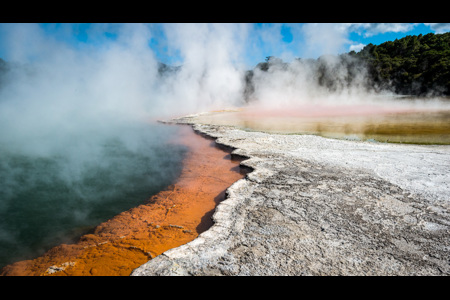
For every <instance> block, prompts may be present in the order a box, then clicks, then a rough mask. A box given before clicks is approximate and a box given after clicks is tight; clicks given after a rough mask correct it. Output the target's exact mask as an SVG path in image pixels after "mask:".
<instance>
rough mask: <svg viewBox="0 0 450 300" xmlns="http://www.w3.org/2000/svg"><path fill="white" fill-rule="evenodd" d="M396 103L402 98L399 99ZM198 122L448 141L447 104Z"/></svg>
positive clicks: (274, 112)
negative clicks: (444, 105)
mask: <svg viewBox="0 0 450 300" xmlns="http://www.w3.org/2000/svg"><path fill="white" fill-rule="evenodd" d="M401 102H402V103H405V102H407V100H405V99H402V100H401ZM396 104H398V102H397V103H396ZM198 121H199V122H202V123H210V124H219V125H232V126H237V127H238V128H241V129H244V130H248V131H264V132H270V133H282V134H315V135H320V136H324V137H330V138H338V139H347V140H370V141H378V142H390V143H412V144H446V145H448V144H450V109H449V107H448V106H446V108H442V107H437V106H434V107H426V106H420V107H419V106H413V107H411V106H408V105H402V106H391V107H386V106H369V105H364V106H363V105H359V106H358V105H352V106H339V107H338V106H334V107H332V106H302V107H296V108H295V109H283V110H281V109H259V108H245V109H242V110H238V111H229V112H215V113H213V114H211V115H204V116H201V117H199V118H198Z"/></svg>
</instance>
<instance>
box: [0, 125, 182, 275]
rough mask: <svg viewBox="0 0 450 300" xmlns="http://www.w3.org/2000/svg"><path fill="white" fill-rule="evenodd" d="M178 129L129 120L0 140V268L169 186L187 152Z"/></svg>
mask: <svg viewBox="0 0 450 300" xmlns="http://www.w3.org/2000/svg"><path fill="white" fill-rule="evenodd" d="M178 130H179V128H175V127H173V126H168V125H164V124H157V123H156V122H155V123H154V124H147V123H136V124H128V125H127V126H125V125H123V126H120V128H114V129H113V130H111V132H108V133H105V132H98V133H94V132H93V131H94V129H92V130H91V131H90V132H86V133H85V134H83V135H70V136H67V139H66V140H64V141H58V140H56V141H55V137H50V138H49V140H46V139H45V138H42V139H41V140H40V141H39V142H37V141H36V142H35V143H32V142H31V141H30V143H24V145H28V147H26V146H23V147H14V145H13V144H6V143H5V144H0V155H1V158H2V159H1V160H0V183H1V189H0V268H1V267H4V266H5V265H7V264H10V263H13V262H15V261H19V260H25V259H32V258H35V257H37V256H38V255H41V254H43V253H44V252H45V251H47V250H48V249H50V248H51V247H54V246H56V245H59V244H62V243H69V242H72V240H73V239H76V238H78V237H79V236H81V235H82V234H85V233H87V232H88V231H90V230H92V229H93V228H94V227H95V226H96V225H98V224H100V223H101V222H104V221H106V220H108V219H109V218H111V217H113V216H115V215H117V214H119V213H121V212H123V211H126V210H128V209H130V208H132V207H135V206H137V205H139V204H141V203H143V202H144V201H146V200H148V199H149V198H150V197H151V196H152V195H154V194H156V193H158V192H159V191H160V190H162V189H165V188H166V187H167V186H168V185H170V184H172V183H173V181H174V180H175V179H176V178H177V177H178V176H179V175H180V172H181V169H182V161H183V159H184V157H185V155H186V153H187V147H186V146H185V145H182V144H180V143H174V142H173V140H176V139H177V138H179V135H178ZM49 144H52V147H49ZM38 146H40V147H42V148H41V151H38V149H37V148H38ZM44 146H46V150H45V151H43V150H42V149H44Z"/></svg>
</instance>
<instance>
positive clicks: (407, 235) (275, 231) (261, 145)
mask: <svg viewBox="0 0 450 300" xmlns="http://www.w3.org/2000/svg"><path fill="white" fill-rule="evenodd" d="M173 122H178V123H188V124H193V127H194V129H196V130H197V131H200V132H203V133H205V134H207V135H209V136H212V137H215V138H217V140H216V142H217V143H219V144H223V145H226V146H230V147H233V148H235V149H236V150H234V151H233V154H237V155H241V156H245V157H248V158H249V159H247V160H244V161H243V162H241V164H242V165H245V166H248V167H251V168H253V169H254V171H253V172H251V173H249V174H248V175H247V177H246V178H245V179H240V180H238V181H237V182H236V183H234V184H233V185H232V186H231V187H230V188H229V189H228V190H227V193H228V197H227V200H225V201H223V202H221V203H220V204H219V205H218V207H217V209H216V212H215V214H214V215H213V220H214V223H215V224H214V225H213V227H211V229H209V230H207V231H206V232H204V233H202V234H201V235H200V236H199V237H198V238H196V239H195V240H193V241H192V242H190V243H188V244H185V245H183V246H180V247H177V248H174V249H171V250H169V251H167V252H165V253H163V254H161V255H159V256H157V257H156V258H154V259H152V260H150V261H149V262H147V263H146V264H144V265H142V266H140V267H139V268H137V269H135V270H134V271H133V273H132V274H131V275H134V276H138V275H256V276H260V275H449V274H450V263H449V260H450V258H449V257H450V255H449V253H450V213H449V203H450V146H417V145H397V144H384V143H371V142H355V141H342V140H333V139H326V138H322V137H318V136H312V135H276V134H267V133H262V132H246V131H242V130H238V129H235V128H233V127H227V126H217V125H214V126H213V125H207V124H196V122H195V115H193V116H189V117H184V118H180V119H177V120H173Z"/></svg>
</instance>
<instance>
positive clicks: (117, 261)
mask: <svg viewBox="0 0 450 300" xmlns="http://www.w3.org/2000/svg"><path fill="white" fill-rule="evenodd" d="M168 126H169V125H168ZM177 126H179V125H177ZM180 131H181V134H180V137H181V138H180V139H179V140H177V141H174V142H177V143H182V144H184V145H186V146H187V147H189V154H188V155H187V157H186V159H185V160H184V165H183V170H182V174H181V176H180V178H179V179H178V180H177V182H176V183H175V184H173V185H172V186H170V187H169V188H168V189H167V190H164V191H162V192H160V193H158V194H157V195H155V196H153V197H151V198H150V199H149V201H148V202H147V203H145V204H142V205H140V206H138V207H135V208H133V209H130V210H128V211H126V212H123V213H121V214H119V215H117V216H115V217H114V218H112V219H110V220H109V221H107V222H104V223H102V224H100V225H99V226H97V227H96V228H95V229H94V230H93V232H92V233H90V234H86V235H84V236H82V237H81V238H80V240H79V241H78V242H77V243H74V244H63V245H60V246H57V247H54V248H52V249H51V250H49V251H48V252H47V253H45V254H44V255H43V256H41V257H38V258H36V259H33V260H25V261H20V262H16V263H14V264H11V265H8V266H6V267H4V268H3V269H2V270H1V273H0V274H1V275H7V276H13V275H19V276H91V275H94V276H118V275H120V276H127V275H129V274H130V273H131V272H132V271H133V269H135V268H136V267H138V266H140V265H142V264H144V263H145V262H147V261H148V260H150V259H151V258H153V257H155V256H157V255H159V254H161V253H163V252H164V251H166V250H169V249H171V248H174V247H178V246H180V245H183V244H185V243H188V242H190V241H192V240H193V239H195V238H196V237H197V236H198V235H199V234H200V233H201V232H203V231H205V230H206V229H208V228H209V227H210V226H211V225H212V221H211V216H212V214H213V211H214V208H215V207H216V205H217V204H218V203H219V202H220V201H222V200H223V199H224V197H225V190H226V189H227V188H228V187H229V186H230V185H232V184H233V183H234V182H236V181H237V180H239V179H241V178H243V177H244V176H245V173H246V172H247V171H246V170H244V169H242V168H241V167H240V166H239V163H240V160H238V159H232V158H231V156H230V154H229V152H227V151H225V150H224V149H221V148H219V147H217V145H216V144H215V143H214V141H213V140H211V139H207V138H205V137H202V136H200V135H199V134H196V133H195V132H194V131H193V130H192V128H191V127H190V126H185V125H183V126H180Z"/></svg>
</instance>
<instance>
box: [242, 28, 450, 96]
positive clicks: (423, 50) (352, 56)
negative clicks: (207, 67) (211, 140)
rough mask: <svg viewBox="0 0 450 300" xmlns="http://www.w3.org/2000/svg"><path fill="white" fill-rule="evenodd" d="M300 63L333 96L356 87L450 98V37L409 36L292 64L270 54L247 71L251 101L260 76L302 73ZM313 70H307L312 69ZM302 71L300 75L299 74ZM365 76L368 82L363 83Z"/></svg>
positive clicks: (449, 35)
mask: <svg viewBox="0 0 450 300" xmlns="http://www.w3.org/2000/svg"><path fill="white" fill-rule="evenodd" d="M296 65H297V66H299V65H300V66H302V68H303V70H305V69H306V70H308V71H309V72H311V73H310V74H308V76H309V77H310V78H314V80H315V83H316V84H317V85H316V87H317V88H323V89H326V90H328V91H331V92H335V91H340V90H343V89H344V88H348V87H350V86H352V85H353V86H354V85H355V82H356V83H357V84H358V85H359V87H363V88H365V89H367V90H371V91H376V92H379V91H391V92H395V93H397V94H401V95H414V96H448V95H450V33H444V34H433V33H429V34H426V35H418V36H406V37H404V38H401V39H397V40H395V41H389V42H385V43H382V44H380V45H373V44H369V45H367V46H365V47H364V48H363V49H362V50H361V51H359V52H358V53H356V52H354V51H351V52H348V53H344V54H340V55H338V56H333V55H324V56H321V57H319V58H318V59H302V58H297V59H296V60H294V61H293V62H291V63H284V62H283V61H281V59H279V58H276V57H273V56H269V57H267V58H266V61H265V62H261V63H259V64H258V65H257V66H256V67H255V68H254V69H253V70H249V71H247V73H246V76H245V79H246V88H245V92H244V96H245V98H246V99H247V100H248V101H250V99H251V98H252V94H253V92H254V90H255V80H256V78H255V76H254V75H256V74H255V71H256V70H258V73H261V72H263V73H267V74H268V75H269V74H270V73H271V72H276V70H284V71H286V72H291V73H292V74H295V73H296V70H295V68H296ZM306 66H307V68H306ZM297 73H298V72H297ZM362 77H363V78H364V80H361V79H362Z"/></svg>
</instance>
